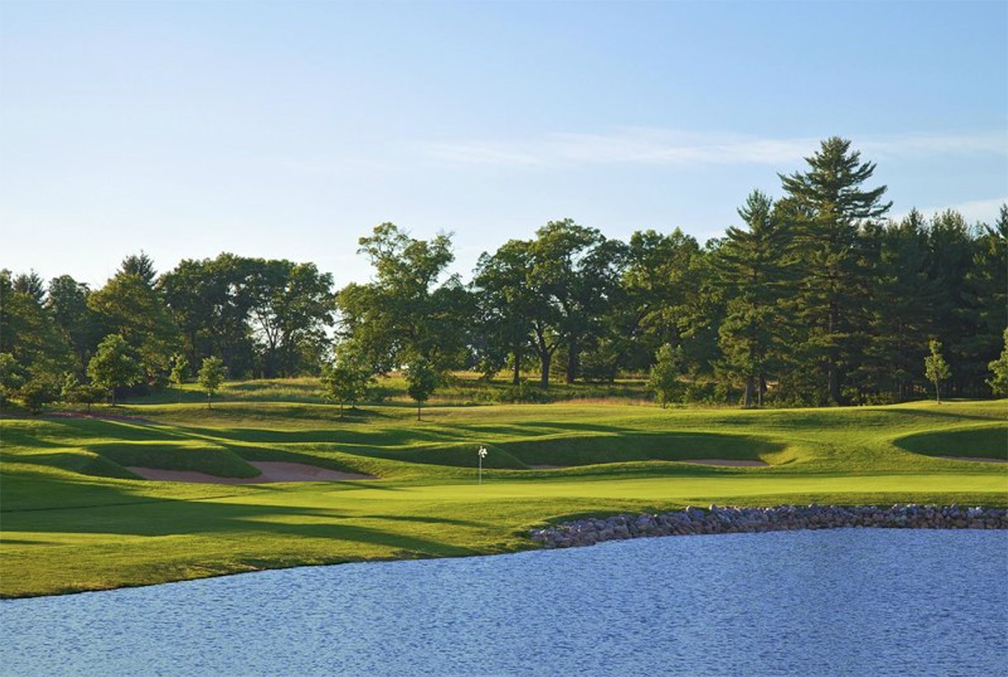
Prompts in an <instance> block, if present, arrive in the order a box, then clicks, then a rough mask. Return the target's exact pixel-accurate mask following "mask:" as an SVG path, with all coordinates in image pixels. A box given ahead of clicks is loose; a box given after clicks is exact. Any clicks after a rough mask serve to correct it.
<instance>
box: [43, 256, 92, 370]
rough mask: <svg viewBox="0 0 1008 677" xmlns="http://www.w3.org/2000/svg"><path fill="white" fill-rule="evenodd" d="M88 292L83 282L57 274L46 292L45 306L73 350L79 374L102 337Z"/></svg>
mask: <svg viewBox="0 0 1008 677" xmlns="http://www.w3.org/2000/svg"><path fill="white" fill-rule="evenodd" d="M90 294H91V291H90V289H88V286H87V285H86V284H83V283H80V282H77V281H76V280H74V279H73V278H72V277H70V276H69V275H60V276H59V277H54V278H53V279H52V280H50V281H49V290H48V292H47V294H46V302H45V308H46V310H47V311H48V312H49V314H50V316H51V317H52V318H53V320H55V322H56V325H57V326H58V327H59V329H60V331H61V332H62V333H63V337H64V339H65V340H66V343H67V345H68V346H69V347H70V349H71V350H72V351H73V354H74V357H75V359H76V362H77V364H76V365H75V367H74V370H75V371H76V372H77V373H78V374H83V373H84V367H85V365H87V363H88V360H89V359H91V355H92V354H94V350H95V347H96V346H97V345H98V341H99V339H101V337H102V335H101V334H99V327H98V318H97V317H96V316H95V313H94V312H92V311H91V309H90V308H88V296H90Z"/></svg>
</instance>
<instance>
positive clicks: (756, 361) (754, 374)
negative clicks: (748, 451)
mask: <svg viewBox="0 0 1008 677" xmlns="http://www.w3.org/2000/svg"><path fill="white" fill-rule="evenodd" d="M738 214H739V216H740V217H742V220H743V221H744V222H745V223H746V225H747V228H746V229H741V228H735V227H730V228H728V232H727V236H726V237H725V239H724V241H723V242H722V245H721V247H720V248H719V249H718V253H717V259H718V265H717V269H718V274H719V277H720V279H721V282H722V283H723V284H724V285H725V288H726V292H727V294H728V296H729V298H730V299H731V300H730V301H729V302H728V305H727V316H726V317H725V319H724V322H723V323H722V324H721V329H720V331H719V340H718V342H719V344H720V347H721V351H722V352H723V353H724V358H725V366H726V367H727V370H728V372H729V373H731V374H733V375H735V376H739V377H741V378H742V379H743V380H744V381H745V406H747V407H750V406H752V405H753V404H754V403H758V404H760V405H762V404H763V392H764V390H765V388H766V381H767V378H768V377H769V376H770V375H771V373H772V372H773V371H774V370H775V369H776V368H777V366H778V365H779V364H780V362H781V353H782V344H783V339H784V327H785V322H784V315H783V313H782V309H781V305H780V301H781V298H782V297H783V295H784V293H785V289H786V285H787V283H788V282H789V279H790V275H789V273H790V265H789V262H788V247H789V243H790V241H791V233H790V232H789V231H788V229H787V228H786V226H785V224H783V223H782V222H781V221H780V220H778V219H775V218H774V217H773V201H772V200H771V199H770V198H769V197H767V196H766V195H765V194H763V193H762V192H760V191H758V190H754V191H753V192H752V193H750V195H749V197H748V199H747V200H746V204H745V206H743V207H741V208H740V209H739V210H738Z"/></svg>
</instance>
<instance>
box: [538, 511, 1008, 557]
mask: <svg viewBox="0 0 1008 677" xmlns="http://www.w3.org/2000/svg"><path fill="white" fill-rule="evenodd" d="M850 527H874V528H890V529H1008V510H1006V509H1005V508H983V507H974V508H970V507H964V506H959V505H954V504H953V505H950V506H937V505H913V504H910V505H893V506H890V507H878V506H874V505H872V506H854V507H849V506H838V505H808V506H795V505H779V506H775V507H772V508H733V507H721V506H717V505H712V506H710V507H709V508H707V509H706V510H704V509H702V508H693V507H689V508H686V509H685V510H678V511H674V512H665V513H661V514H655V515H652V514H643V515H614V516H613V517H609V518H606V519H593V518H588V519H580V520H575V521H573V522H563V523H560V524H557V525H554V526H551V527H547V528H545V529H533V530H532V540H533V541H535V542H536V543H539V544H541V545H543V546H544V547H546V548H571V547H576V546H583V545H594V544H595V543H601V542H603V541H618V540H624V539H627V538H642V537H646V536H693V535H698V534H740V533H742V534H746V533H759V532H763V531H790V530H795V529H842V528H850Z"/></svg>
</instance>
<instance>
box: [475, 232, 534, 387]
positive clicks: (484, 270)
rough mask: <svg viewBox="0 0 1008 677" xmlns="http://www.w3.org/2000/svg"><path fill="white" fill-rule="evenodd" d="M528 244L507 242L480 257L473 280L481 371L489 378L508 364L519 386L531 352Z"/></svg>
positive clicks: (530, 289) (531, 290) (515, 241)
mask: <svg viewBox="0 0 1008 677" xmlns="http://www.w3.org/2000/svg"><path fill="white" fill-rule="evenodd" d="M530 267H531V258H530V252H529V243H528V242H526V241H524V240H509V241H508V242H505V243H504V244H503V245H501V246H500V248H498V249H497V251H496V252H494V253H493V255H490V254H487V253H485V252H484V253H483V255H482V256H480V258H479V262H478V263H477V265H476V275H475V279H474V280H473V287H474V289H475V294H476V299H477V309H478V310H477V313H478V316H477V319H476V324H477V327H478V330H477V333H476V336H477V341H476V342H477V345H476V346H475V347H476V350H477V353H478V355H479V357H480V360H481V366H482V370H483V372H484V373H485V374H487V375H488V376H492V375H493V374H495V373H496V372H497V371H498V370H500V369H501V368H502V367H503V366H504V365H505V364H506V363H507V361H508V359H510V360H511V383H512V385H519V384H520V383H521V370H522V365H523V363H524V361H525V357H526V355H527V354H529V352H531V350H532V345H531V337H532V321H531V316H532V307H533V304H534V303H536V292H535V291H534V290H533V289H532V288H531V286H530V283H529V270H530Z"/></svg>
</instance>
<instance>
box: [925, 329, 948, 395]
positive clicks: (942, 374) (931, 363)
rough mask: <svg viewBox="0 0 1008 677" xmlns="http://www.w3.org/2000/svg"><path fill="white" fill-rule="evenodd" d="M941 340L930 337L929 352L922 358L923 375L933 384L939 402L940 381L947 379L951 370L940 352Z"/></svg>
mask: <svg viewBox="0 0 1008 677" xmlns="http://www.w3.org/2000/svg"><path fill="white" fill-rule="evenodd" d="M941 347H942V345H941V342H940V341H938V340H936V339H931V342H930V343H928V348H929V349H930V350H931V354H930V355H928V356H927V357H925V358H924V375H925V377H927V380H928V381H930V382H931V383H933V384H934V387H935V399H936V400H937V401H938V404H941V390H940V388H941V382H942V381H946V380H948V379H949V378H950V377H951V376H952V370H951V369H949V366H948V364H946V363H945V358H944V357H942V354H941Z"/></svg>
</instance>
